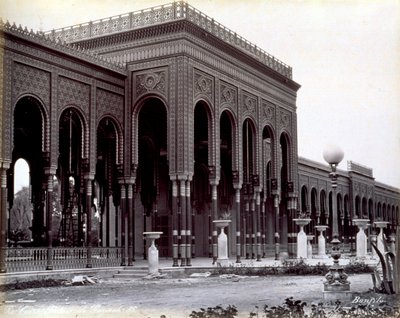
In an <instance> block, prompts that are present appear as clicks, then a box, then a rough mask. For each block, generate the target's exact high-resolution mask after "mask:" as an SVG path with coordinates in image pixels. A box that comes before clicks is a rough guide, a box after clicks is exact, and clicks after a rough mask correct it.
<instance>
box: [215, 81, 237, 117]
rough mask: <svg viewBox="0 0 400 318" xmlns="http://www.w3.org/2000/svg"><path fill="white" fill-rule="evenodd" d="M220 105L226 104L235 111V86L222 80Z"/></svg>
mask: <svg viewBox="0 0 400 318" xmlns="http://www.w3.org/2000/svg"><path fill="white" fill-rule="evenodd" d="M219 95H220V101H219V102H220V105H221V107H224V106H228V107H230V108H231V109H232V110H234V111H235V112H236V111H237V96H238V93H237V88H236V87H234V86H232V85H229V84H227V83H225V82H223V81H221V84H220V94H219Z"/></svg>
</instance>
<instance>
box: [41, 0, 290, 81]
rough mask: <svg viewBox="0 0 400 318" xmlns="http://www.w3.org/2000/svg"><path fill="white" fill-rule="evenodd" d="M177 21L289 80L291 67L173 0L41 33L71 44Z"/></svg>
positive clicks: (208, 18)
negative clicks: (185, 22)
mask: <svg viewBox="0 0 400 318" xmlns="http://www.w3.org/2000/svg"><path fill="white" fill-rule="evenodd" d="M177 20H187V21H190V22H191V23H193V24H195V25H197V26H198V27H200V28H202V29H203V30H205V31H207V32H209V33H211V34H213V35H214V36H216V37H218V38H219V39H221V40H222V41H224V42H227V43H229V44H230V45H232V46H234V47H236V48H239V49H240V50H242V51H243V52H245V53H247V54H249V55H251V56H252V57H253V58H255V59H256V60H258V61H260V62H261V63H263V64H265V65H267V66H268V67H270V68H271V69H273V70H274V71H276V72H278V73H279V74H281V75H283V76H285V77H287V78H289V79H292V68H291V67H290V66H289V65H287V64H285V63H283V62H282V61H280V60H278V59H277V58H275V57H274V56H272V55H270V54H268V53H267V52H265V51H264V50H262V49H260V48H259V47H257V45H255V44H252V43H251V42H249V41H247V40H246V39H244V38H243V37H241V36H239V35H238V34H237V33H235V32H233V31H231V30H230V29H228V28H226V27H225V26H223V25H222V24H220V23H218V22H216V21H215V20H214V19H212V18H210V17H208V16H207V15H205V14H204V13H202V12H200V11H199V10H197V9H195V8H194V7H192V6H190V5H189V4H188V3H186V2H185V1H175V2H173V3H169V4H166V5H162V6H157V7H152V8H149V9H144V10H139V11H134V12H130V13H126V14H121V15H117V16H113V17H109V18H104V19H100V20H96V21H91V22H87V23H82V24H77V25H73V26H69V27H65V28H60V29H56V30H51V31H46V32H44V34H45V35H47V36H49V37H50V38H52V39H53V40H61V41H63V42H67V43H71V42H76V41H82V40H88V39H92V38H95V37H99V36H105V35H110V34H115V33H118V32H124V31H130V30H135V29H138V28H142V27H148V26H154V25H159V24H163V23H166V22H171V21H177Z"/></svg>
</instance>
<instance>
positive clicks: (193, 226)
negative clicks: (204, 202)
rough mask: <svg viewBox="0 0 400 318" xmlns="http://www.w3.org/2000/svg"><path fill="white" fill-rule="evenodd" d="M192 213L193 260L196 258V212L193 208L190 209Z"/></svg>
mask: <svg viewBox="0 0 400 318" xmlns="http://www.w3.org/2000/svg"><path fill="white" fill-rule="evenodd" d="M190 211H191V213H192V232H191V234H192V240H191V244H192V249H191V253H192V258H195V257H196V233H195V222H196V219H195V211H194V209H192V207H190Z"/></svg>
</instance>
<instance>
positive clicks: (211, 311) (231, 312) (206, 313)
mask: <svg viewBox="0 0 400 318" xmlns="http://www.w3.org/2000/svg"><path fill="white" fill-rule="evenodd" d="M237 313H238V311H237V309H236V307H235V306H231V305H228V306H227V307H226V308H223V307H221V306H220V305H219V306H215V307H208V308H207V309H204V308H200V311H192V313H191V314H190V315H189V317H190V318H233V317H235V316H236V315H237Z"/></svg>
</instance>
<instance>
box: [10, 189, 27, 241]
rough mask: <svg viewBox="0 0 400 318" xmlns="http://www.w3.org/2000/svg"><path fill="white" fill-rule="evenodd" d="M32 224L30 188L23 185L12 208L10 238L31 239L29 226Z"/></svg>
mask: <svg viewBox="0 0 400 318" xmlns="http://www.w3.org/2000/svg"><path fill="white" fill-rule="evenodd" d="M31 224H32V204H31V202H30V198H29V188H28V187H23V188H22V189H21V190H20V191H18V192H17V193H16V194H15V198H14V203H13V206H12V208H11V210H10V240H11V241H13V242H14V243H15V244H17V243H18V242H19V241H26V240H30V239H31V232H30V230H29V227H30V226H31Z"/></svg>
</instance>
